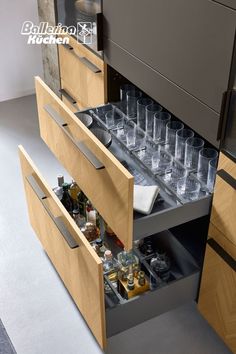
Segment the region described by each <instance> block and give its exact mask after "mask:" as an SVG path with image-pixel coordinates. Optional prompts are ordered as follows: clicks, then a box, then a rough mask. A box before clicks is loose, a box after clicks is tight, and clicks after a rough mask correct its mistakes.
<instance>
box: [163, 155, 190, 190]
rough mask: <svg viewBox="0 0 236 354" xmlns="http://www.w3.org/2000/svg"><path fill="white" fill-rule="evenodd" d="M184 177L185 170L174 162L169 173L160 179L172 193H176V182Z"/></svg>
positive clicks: (185, 174)
mask: <svg viewBox="0 0 236 354" xmlns="http://www.w3.org/2000/svg"><path fill="white" fill-rule="evenodd" d="M186 176H187V170H186V169H185V168H184V167H182V166H181V165H180V164H178V163H177V162H176V161H175V162H173V165H172V167H171V171H169V172H168V173H166V174H165V175H164V176H163V177H162V178H163V180H164V182H165V183H166V184H168V185H169V186H170V187H171V188H172V189H173V190H174V191H177V183H178V181H179V180H180V179H181V178H183V177H186Z"/></svg>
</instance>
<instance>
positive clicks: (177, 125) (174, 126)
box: [166, 120, 184, 155]
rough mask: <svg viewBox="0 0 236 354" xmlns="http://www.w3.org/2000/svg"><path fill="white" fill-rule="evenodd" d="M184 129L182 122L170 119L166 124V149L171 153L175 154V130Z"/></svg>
mask: <svg viewBox="0 0 236 354" xmlns="http://www.w3.org/2000/svg"><path fill="white" fill-rule="evenodd" d="M182 129H184V125H183V123H181V122H179V121H175V120H174V121H172V122H169V123H167V124H166V143H167V145H166V149H167V150H168V151H169V152H170V153H171V154H172V155H174V154H175V142H176V132H177V131H178V130H182Z"/></svg>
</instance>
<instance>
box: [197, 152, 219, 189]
mask: <svg viewBox="0 0 236 354" xmlns="http://www.w3.org/2000/svg"><path fill="white" fill-rule="evenodd" d="M217 157H218V152H217V150H215V149H212V148H204V149H201V150H200V152H199V159H198V168H197V177H198V179H199V180H200V181H201V182H203V183H205V184H207V176H208V168H209V162H210V161H211V160H213V159H216V158H217Z"/></svg>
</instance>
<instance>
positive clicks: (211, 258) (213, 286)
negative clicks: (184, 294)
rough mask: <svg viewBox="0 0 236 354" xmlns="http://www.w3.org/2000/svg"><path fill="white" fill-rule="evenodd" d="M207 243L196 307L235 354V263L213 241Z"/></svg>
mask: <svg viewBox="0 0 236 354" xmlns="http://www.w3.org/2000/svg"><path fill="white" fill-rule="evenodd" d="M208 242H209V243H211V246H210V245H207V248H206V254H205V261H204V267H203V274H202V281H201V288H200V296H199V303H198V308H199V310H200V312H201V313H202V315H203V316H204V317H205V318H206V319H207V321H208V322H209V323H210V325H211V326H212V327H213V328H214V329H215V331H216V332H217V333H218V334H219V335H220V337H221V338H222V339H223V340H224V341H225V343H226V344H227V345H228V346H229V348H230V349H231V350H232V351H233V353H236V261H234V260H233V259H232V258H230V257H229V256H228V255H227V254H226V253H225V252H224V250H223V249H222V248H221V247H219V246H218V245H217V243H216V242H214V240H213V239H210V241H208ZM212 246H213V248H214V249H213V248H212ZM222 257H223V258H222Z"/></svg>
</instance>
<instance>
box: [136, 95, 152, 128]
mask: <svg viewBox="0 0 236 354" xmlns="http://www.w3.org/2000/svg"><path fill="white" fill-rule="evenodd" d="M152 103H153V101H152V100H151V99H150V98H147V97H142V98H139V99H138V101H137V125H138V127H140V128H141V129H143V130H145V128H146V127H145V110H146V107H147V106H149V105H150V104H152Z"/></svg>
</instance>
